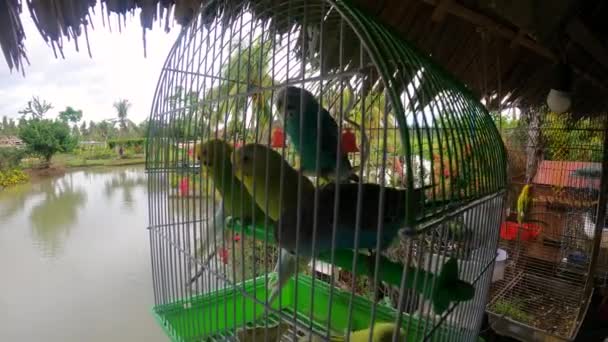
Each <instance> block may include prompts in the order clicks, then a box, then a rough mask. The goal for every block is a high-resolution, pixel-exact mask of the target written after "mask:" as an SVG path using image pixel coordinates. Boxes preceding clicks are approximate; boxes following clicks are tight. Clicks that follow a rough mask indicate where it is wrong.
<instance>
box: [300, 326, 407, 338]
mask: <svg viewBox="0 0 608 342" xmlns="http://www.w3.org/2000/svg"><path fill="white" fill-rule="evenodd" d="M396 329H397V325H396V324H394V323H388V322H378V323H376V324H374V330H373V332H372V331H371V329H369V328H367V329H361V330H356V331H353V332H352V333H350V334H349V336H348V339H349V341H352V342H368V341H370V336H369V335H370V332H371V334H372V336H371V341H372V342H391V341H393V332H394V331H395V330H396ZM309 339H310V338H309V336H303V337H302V338H300V341H308V340H309ZM324 340H325V339H321V338H319V337H318V336H316V335H313V336H312V341H314V342H317V341H319V342H320V341H324ZM406 340H407V339H406V335H405V331H404V329H399V331H398V332H397V341H399V342H401V341H406ZM329 341H331V342H343V341H346V336H330V338H329Z"/></svg>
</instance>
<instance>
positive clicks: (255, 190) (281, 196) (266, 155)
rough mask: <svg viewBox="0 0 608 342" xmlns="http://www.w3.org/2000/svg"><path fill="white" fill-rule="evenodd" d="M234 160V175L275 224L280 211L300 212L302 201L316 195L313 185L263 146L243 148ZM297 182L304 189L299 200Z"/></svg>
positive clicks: (236, 152)
mask: <svg viewBox="0 0 608 342" xmlns="http://www.w3.org/2000/svg"><path fill="white" fill-rule="evenodd" d="M232 161H233V165H234V174H235V176H236V177H237V178H238V179H239V180H241V181H242V182H243V184H244V185H245V187H246V188H247V190H248V191H249V193H250V194H252V195H253V198H254V200H255V202H256V203H257V204H258V206H259V207H260V208H262V209H263V210H266V213H267V214H268V217H270V218H271V219H272V220H274V221H275V222H276V221H277V220H278V219H279V216H280V215H281V211H285V210H289V211H294V210H297V208H298V203H299V202H304V201H308V200H309V199H310V198H312V197H313V196H314V192H315V188H314V186H313V185H312V182H311V181H310V180H309V179H308V178H306V177H304V176H301V175H300V174H299V173H298V171H296V170H295V169H294V168H293V167H291V165H289V164H288V163H287V161H286V160H285V159H283V157H282V156H281V154H280V153H278V152H277V151H274V150H272V149H270V148H268V147H266V146H264V145H260V144H247V145H245V146H242V147H241V148H239V149H237V150H236V151H234V153H233V155H232ZM267 166H268V167H267ZM281 169H282V170H283V171H282V172H283V174H282V175H281ZM281 179H282V182H281ZM298 183H300V185H301V187H302V189H301V194H302V197H301V199H300V201H298ZM267 205H268V207H267Z"/></svg>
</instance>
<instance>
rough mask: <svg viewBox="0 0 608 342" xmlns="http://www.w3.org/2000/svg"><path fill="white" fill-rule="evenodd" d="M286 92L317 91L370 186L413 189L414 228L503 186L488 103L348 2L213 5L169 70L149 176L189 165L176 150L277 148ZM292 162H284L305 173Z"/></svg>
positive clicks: (502, 163)
mask: <svg viewBox="0 0 608 342" xmlns="http://www.w3.org/2000/svg"><path fill="white" fill-rule="evenodd" d="M288 85H290V86H295V87H299V88H302V89H306V90H307V91H308V92H310V93H311V94H312V95H313V96H314V97H315V98H316V101H317V102H318V106H319V108H323V109H326V110H327V112H329V113H330V115H331V116H332V117H333V118H334V120H335V122H336V123H337V125H338V126H339V128H340V130H342V129H345V128H350V129H352V130H353V132H354V133H355V135H356V139H357V141H358V143H359V144H360V151H359V153H357V154H351V156H350V157H351V159H352V160H351V161H352V164H353V167H354V170H356V171H357V172H358V173H359V176H360V177H362V178H363V179H364V181H366V182H374V183H381V184H385V185H387V186H396V187H404V188H407V189H411V190H412V191H410V192H409V195H408V199H409V201H408V208H407V210H408V211H411V214H412V215H409V216H410V217H412V219H411V220H412V222H413V221H418V222H420V221H421V220H427V219H429V218H432V217H436V215H439V214H444V213H446V212H448V211H449V210H452V209H453V208H454V207H457V206H459V205H461V204H462V203H464V202H468V201H471V200H474V199H477V198H480V197H483V196H486V195H490V194H493V193H496V192H498V191H501V190H502V189H503V188H504V187H505V184H506V183H505V182H506V157H505V152H504V147H503V144H502V140H501V138H500V135H499V133H498V131H497V129H496V127H495V125H494V123H493V120H492V118H491V117H490V115H489V114H488V112H487V111H486V110H485V108H484V107H483V105H482V104H481V103H479V102H478V101H477V100H476V99H475V98H474V97H473V96H472V94H471V93H470V92H469V91H468V90H467V89H466V88H465V87H464V86H463V85H462V84H461V83H459V82H458V81H457V80H455V79H454V78H453V77H451V76H450V75H449V74H448V73H446V72H445V71H444V70H443V69H442V68H441V67H440V66H438V65H437V64H435V63H434V62H433V61H432V60H431V58H430V57H428V56H424V55H423V54H421V53H420V52H418V51H417V50H416V49H415V48H414V47H412V46H411V45H410V44H408V43H407V42H405V41H403V40H402V39H400V38H399V37H397V36H396V35H395V34H393V33H392V32H391V31H390V30H389V29H387V28H385V27H382V26H381V25H380V24H378V23H377V22H375V21H374V20H372V19H370V18H369V17H368V16H366V15H365V14H364V13H362V12H361V11H360V10H358V9H357V8H355V7H352V6H351V5H349V4H348V3H347V2H344V1H289V2H277V1H242V2H241V1H228V2H222V5H221V6H220V5H219V2H211V3H209V4H208V5H207V6H206V7H205V8H204V9H203V10H201V13H200V14H199V16H198V17H197V18H196V19H195V20H193V22H192V24H191V26H190V27H189V28H188V29H184V30H183V32H182V34H181V36H180V38H179V39H178V40H177V42H176V43H175V45H174V47H173V49H172V51H171V53H170V55H169V57H168V58H167V60H166V63H165V65H164V67H163V71H162V75H161V77H160V80H159V83H158V88H157V91H156V95H155V97H154V101H153V106H152V112H151V117H150V139H149V147H148V148H149V152H150V153H149V157H148V160H147V167H148V169H167V168H171V167H172V165H173V164H174V163H175V162H176V161H177V159H179V158H181V157H179V154H178V152H177V150H176V149H175V148H174V147H175V146H176V144H177V145H179V144H188V143H190V144H195V143H196V142H201V141H205V140H207V139H210V138H212V137H213V138H222V139H225V140H227V141H229V142H231V143H232V144H236V145H239V144H242V143H247V142H258V143H264V144H267V145H270V140H271V131H272V126H273V125H275V126H276V125H277V124H278V125H281V124H282V123H283V122H282V121H283V120H282V119H283V118H282V115H281V114H280V113H279V112H278V109H277V106H276V103H275V101H274V98H275V95H276V94H277V93H278V92H279V91H280V90H281V89H284V88H285V86H288ZM287 142H288V143H287V146H286V149H287V151H288V152H289V151H292V150H291V149H290V143H292V141H290V139H287ZM296 155H297V154H289V153H287V154H286V158H287V159H289V161H290V163H291V164H292V165H293V166H295V167H296V168H297V166H298V165H299V163H300V162H301V160H299V158H297V156H296ZM420 187H424V189H425V190H424V193H425V201H424V203H422V204H421V205H422V207H423V209H422V210H420V208H419V206H418V205H417V204H416V203H415V201H414V196H415V195H414V189H416V188H420ZM414 213H415V214H414Z"/></svg>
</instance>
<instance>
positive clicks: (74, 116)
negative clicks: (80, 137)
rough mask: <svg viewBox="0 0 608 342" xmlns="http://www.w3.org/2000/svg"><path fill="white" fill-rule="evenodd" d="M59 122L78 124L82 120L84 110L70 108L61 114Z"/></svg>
mask: <svg viewBox="0 0 608 342" xmlns="http://www.w3.org/2000/svg"><path fill="white" fill-rule="evenodd" d="M59 120H61V121H63V122H65V123H68V122H71V123H77V122H78V121H80V120H82V110H75V109H74V108H72V107H69V106H68V107H67V108H66V109H65V110H64V111H61V112H59Z"/></svg>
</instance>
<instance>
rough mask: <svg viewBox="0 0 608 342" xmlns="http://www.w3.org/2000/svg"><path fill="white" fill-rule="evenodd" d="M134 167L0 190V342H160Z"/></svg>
mask: <svg viewBox="0 0 608 342" xmlns="http://www.w3.org/2000/svg"><path fill="white" fill-rule="evenodd" d="M147 207H148V202H147V187H146V176H145V172H144V168H143V167H142V166H137V167H118V168H91V169H82V170H76V171H72V172H68V173H66V174H65V175H63V176H60V177H52V178H45V179H41V180H35V181H32V183H29V184H24V185H20V186H16V187H12V188H8V189H5V190H4V191H0V269H1V270H2V277H1V278H0V279H1V280H0V341H17V340H19V341H45V342H50V341H104V342H107V341H147V342H153V341H167V340H168V338H167V337H166V335H165V334H164V332H163V331H162V330H161V329H160V327H159V326H158V325H157V324H156V321H155V320H154V317H153V316H152V314H151V308H152V305H153V298H154V297H153V293H152V275H151V267H150V251H149V238H148V236H149V235H148V232H147V230H146V226H147V222H148V217H147V211H148V209H147Z"/></svg>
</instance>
